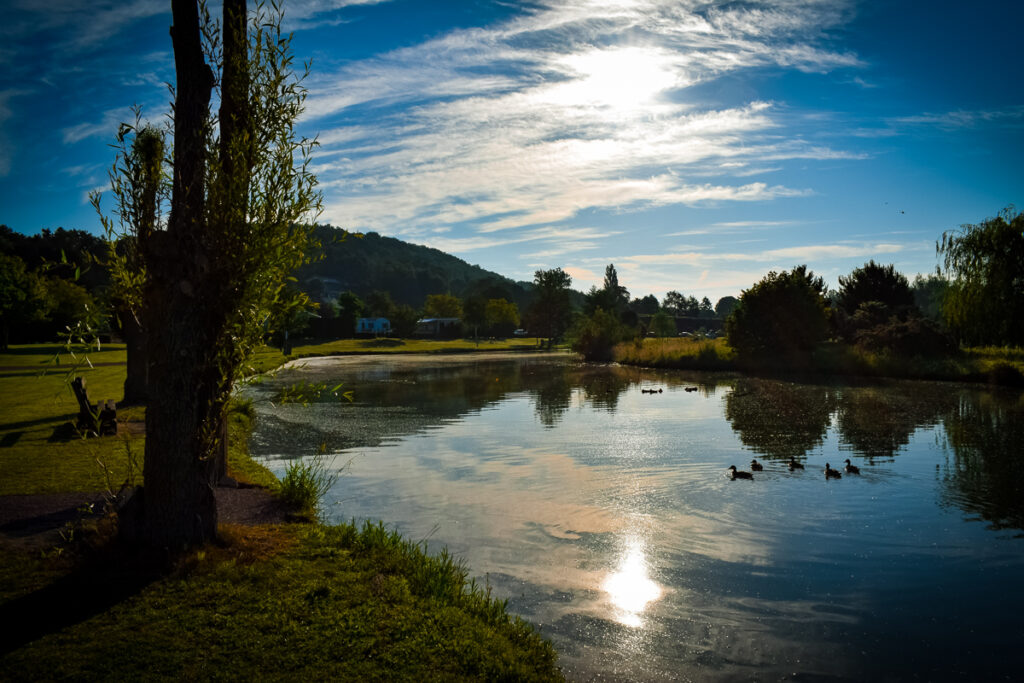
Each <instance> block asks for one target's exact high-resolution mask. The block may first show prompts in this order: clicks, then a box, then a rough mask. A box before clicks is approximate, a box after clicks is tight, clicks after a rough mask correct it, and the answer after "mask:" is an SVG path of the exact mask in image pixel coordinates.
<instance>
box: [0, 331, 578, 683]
mask: <svg viewBox="0 0 1024 683" xmlns="http://www.w3.org/2000/svg"><path fill="white" fill-rule="evenodd" d="M52 350H53V349H52V348H50V347H17V348H15V349H13V353H11V354H0V366H4V367H9V366H10V367H12V369H10V370H5V371H0V415H3V416H4V417H3V418H2V419H3V422H2V423H0V471H2V472H3V473H4V476H3V477H0V496H3V497H4V501H5V502H12V501H16V500H17V499H19V498H22V499H24V498H26V497H29V496H30V494H34V495H32V496H31V497H32V498H33V500H34V501H38V500H40V499H41V498H45V497H47V496H53V497H55V498H56V497H61V501H60V505H59V507H60V508H61V510H62V511H64V512H65V513H67V512H68V511H71V512H70V514H65V516H64V517H53V516H51V515H52V512H49V513H48V512H46V511H43V512H39V510H36V511H35V512H34V513H33V511H31V510H29V511H28V512H27V513H26V514H28V516H29V517H30V518H31V519H28V520H26V519H23V518H21V517H19V516H18V515H17V514H15V515H14V518H13V519H11V520H7V521H6V522H5V523H3V524H2V525H0V527H2V528H0V624H3V626H2V628H3V630H4V637H3V638H2V639H0V678H3V679H5V680H6V679H11V680H35V679H41V678H45V679H55V678H73V679H95V678H105V679H111V678H128V679H135V678H138V679H143V678H144V679H152V678H154V677H156V678H170V679H195V678H229V679H254V678H255V679H261V678H281V677H290V678H329V679H337V680H367V679H377V680H380V679H387V680H425V679H437V678H443V679H445V680H449V679H451V680H463V679H488V680H490V679H510V680H559V679H560V678H561V674H560V673H559V671H558V668H557V667H556V665H555V660H556V655H555V652H554V650H553V648H552V647H551V645H550V643H548V642H547V641H546V640H545V639H543V638H542V637H541V636H540V635H539V634H538V633H537V631H536V630H535V629H534V628H533V627H532V626H530V625H529V624H527V623H526V622H523V621H522V620H520V619H518V618H517V617H512V616H510V615H509V614H508V613H507V612H506V611H505V604H504V603H503V602H502V601H498V600H495V599H493V598H491V596H490V594H489V590H488V589H487V588H486V587H482V586H478V585H475V584H473V583H471V582H468V581H467V578H466V577H467V571H466V569H465V568H463V567H462V565H461V564H460V563H459V562H458V561H457V560H456V559H454V558H452V557H451V556H449V555H447V554H444V553H442V554H441V555H436V556H435V555H428V554H426V553H425V552H424V550H423V548H422V547H421V546H419V545H417V544H414V543H411V542H409V541H406V540H405V539H403V538H401V537H400V536H398V535H397V534H395V533H393V532H390V531H388V530H387V529H386V528H384V527H382V526H375V525H368V526H364V527H359V528H357V527H355V526H353V525H351V524H342V525H332V526H328V525H323V524H320V523H318V522H312V523H309V522H307V523H300V522H296V523H285V522H284V521H283V519H280V520H278V522H277V523H273V524H265V523H255V524H247V523H245V520H243V523H235V524H221V527H220V533H221V541H220V542H219V543H217V544H215V545H211V546H207V547H205V548H201V549H198V550H195V551H193V552H191V553H189V554H188V555H186V556H184V557H180V558H177V559H176V560H175V562H174V563H173V565H172V566H170V567H168V566H167V565H166V563H163V562H161V563H160V564H158V565H154V564H153V563H151V562H149V561H148V560H147V558H144V557H140V556H138V555H137V554H135V553H133V552H132V551H131V550H130V549H126V548H123V547H121V546H119V544H117V543H116V541H115V540H113V524H114V520H113V519H112V518H111V517H109V516H105V515H103V514H94V513H93V512H92V511H90V510H88V509H87V508H85V507H84V504H88V503H95V502H97V500H102V499H103V495H102V494H103V492H105V491H107V492H109V491H110V490H113V489H116V488H119V487H120V485H121V483H122V482H124V481H131V482H132V483H141V465H142V455H143V452H144V444H145V434H144V431H140V430H139V429H138V428H137V425H140V424H142V422H143V420H144V410H143V409H141V408H132V409H128V410H126V411H120V412H119V421H121V423H122V424H121V427H122V429H121V434H120V435H119V436H116V437H104V438H99V439H88V440H83V439H79V438H76V437H75V436H74V434H73V430H69V429H68V427H67V424H68V422H69V421H70V420H72V419H73V416H74V414H75V412H76V411H77V408H76V406H75V402H74V399H73V397H71V396H70V393H69V392H66V391H65V390H63V388H62V387H63V380H62V377H61V375H60V368H53V370H56V372H54V371H51V372H49V373H48V374H46V375H43V376H38V374H37V371H38V369H39V368H40V366H41V364H42V363H44V362H45V359H46V358H48V357H50V355H51V352H52ZM296 352H297V353H298V354H303V353H305V352H306V349H304V348H303V347H298V348H297V349H296ZM310 354H311V355H319V354H316V353H315V352H312V351H310ZM123 355H124V350H123V347H119V346H116V345H114V346H111V347H108V348H105V349H104V350H103V351H102V352H100V353H99V354H98V355H97V359H98V360H99V359H100V358H101V357H102V361H103V365H99V364H97V363H94V365H95V367H93V368H92V369H88V368H83V370H82V374H83V375H84V376H85V377H86V378H87V382H88V387H89V389H90V393H91V395H92V396H93V397H94V398H110V397H113V396H120V390H121V385H122V383H123V381H124V366H123V365H119V362H121V360H122V359H123ZM268 355H269V354H268ZM130 425H136V427H134V428H133V427H131V426H130ZM249 428H250V424H249V422H248V414H247V411H245V410H239V411H235V412H234V413H233V414H232V420H231V443H232V444H233V445H234V446H233V448H232V449H231V455H230V458H229V474H230V475H231V476H233V477H235V478H237V479H239V480H240V481H241V482H242V483H243V484H244V485H246V486H251V487H253V488H252V489H243V490H251V491H258V492H264V493H265V494H267V496H269V492H272V491H273V489H274V488H275V487H276V478H274V477H273V475H272V474H271V473H270V472H269V471H267V470H266V469H265V468H263V467H262V466H261V465H259V464H258V463H255V462H254V461H253V460H252V459H251V458H249V456H248V452H247V449H246V448H245V446H244V445H245V443H246V442H247V434H248V430H249ZM78 498H80V499H81V501H80V502H81V503H82V504H83V505H79V506H77V507H76V505H75V504H73V503H69V502H68V501H70V500H78ZM218 498H220V497H218ZM222 516H223V515H222ZM42 517H45V518H46V519H40V518H42ZM33 521H35V522H36V523H41V524H43V525H44V526H45V525H46V524H47V523H51V524H53V523H56V527H55V528H54V527H52V526H51V528H50V529H49V536H46V537H45V538H44V542H43V543H42V544H35V545H33V544H31V543H29V544H25V543H22V542H20V541H22V540H24V536H21V537H15V536H16V535H17V533H18V530H21V531H24V530H25V529H30V528H31V522H33ZM248 521H250V522H252V521H254V520H251V519H249V520H248ZM255 521H259V520H255ZM26 523H29V524H28V526H26Z"/></svg>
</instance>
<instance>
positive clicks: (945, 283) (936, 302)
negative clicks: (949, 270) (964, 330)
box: [910, 273, 949, 323]
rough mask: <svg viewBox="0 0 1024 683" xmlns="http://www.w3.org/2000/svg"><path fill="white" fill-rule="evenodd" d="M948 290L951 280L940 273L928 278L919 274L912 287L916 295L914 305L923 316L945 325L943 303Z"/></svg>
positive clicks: (911, 289)
mask: <svg viewBox="0 0 1024 683" xmlns="http://www.w3.org/2000/svg"><path fill="white" fill-rule="evenodd" d="M948 289H949V280H947V279H946V278H944V277H943V276H942V275H941V274H940V273H933V274H931V275H928V276H927V277H926V276H924V275H921V274H920V273H918V274H917V275H916V276H915V277H914V282H913V283H911V285H910V291H911V292H913V294H914V305H915V306H917V309H918V310H919V311H921V315H923V316H924V317H926V318H928V319H929V320H931V321H933V322H937V323H944V320H943V317H942V302H943V300H944V299H945V297H946V291H947V290H948Z"/></svg>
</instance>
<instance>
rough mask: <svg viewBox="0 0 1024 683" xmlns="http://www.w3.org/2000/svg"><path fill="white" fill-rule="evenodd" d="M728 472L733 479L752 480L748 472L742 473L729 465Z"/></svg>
mask: <svg viewBox="0 0 1024 683" xmlns="http://www.w3.org/2000/svg"><path fill="white" fill-rule="evenodd" d="M729 472H730V473H731V475H732V478H733V479H753V478H754V475H753V474H751V473H750V472H744V471H743V470H737V469H736V465H729Z"/></svg>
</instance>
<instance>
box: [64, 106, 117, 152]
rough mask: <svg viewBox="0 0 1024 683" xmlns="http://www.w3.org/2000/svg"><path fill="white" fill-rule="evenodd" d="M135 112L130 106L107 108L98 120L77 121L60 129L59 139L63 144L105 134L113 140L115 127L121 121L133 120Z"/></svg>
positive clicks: (115, 131)
mask: <svg viewBox="0 0 1024 683" xmlns="http://www.w3.org/2000/svg"><path fill="white" fill-rule="evenodd" d="M134 120H135V114H133V113H132V110H131V108H130V107H117V108H115V109H108V110H107V111H105V112H104V113H103V117H102V119H101V120H99V121H95V122H93V123H78V124H75V125H74V126H69V127H67V128H65V129H64V130H62V131H61V139H62V140H63V141H64V144H65V145H70V144H74V143H76V142H81V141H82V140H85V139H87V138H91V137H96V136H105V137H108V138H110V139H111V140H113V138H114V135H115V134H116V133H117V127H118V125H120V123H121V122H122V121H134Z"/></svg>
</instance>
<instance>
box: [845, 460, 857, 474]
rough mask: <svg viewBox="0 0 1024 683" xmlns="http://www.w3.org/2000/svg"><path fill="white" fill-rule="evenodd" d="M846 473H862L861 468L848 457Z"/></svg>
mask: <svg viewBox="0 0 1024 683" xmlns="http://www.w3.org/2000/svg"><path fill="white" fill-rule="evenodd" d="M846 473H847V474H860V468H859V467H857V466H856V465H851V464H850V459H849V458H847V459H846Z"/></svg>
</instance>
